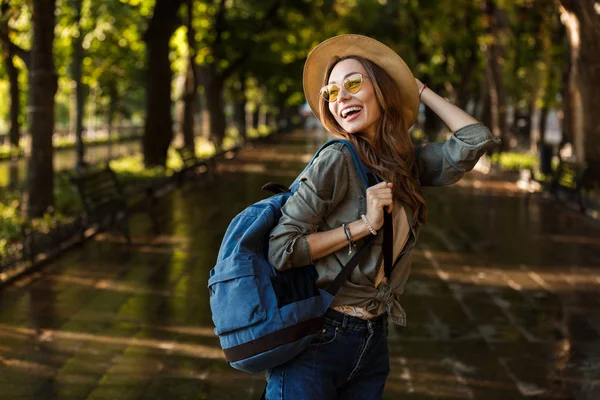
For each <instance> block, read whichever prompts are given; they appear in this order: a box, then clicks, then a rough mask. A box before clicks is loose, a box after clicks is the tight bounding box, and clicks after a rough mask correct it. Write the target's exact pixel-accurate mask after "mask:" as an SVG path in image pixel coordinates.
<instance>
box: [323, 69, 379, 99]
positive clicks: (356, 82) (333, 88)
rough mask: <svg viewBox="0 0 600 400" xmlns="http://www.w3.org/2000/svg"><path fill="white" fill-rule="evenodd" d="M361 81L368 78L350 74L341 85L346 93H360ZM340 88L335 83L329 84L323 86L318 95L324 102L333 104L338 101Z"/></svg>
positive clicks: (359, 74) (358, 74)
mask: <svg viewBox="0 0 600 400" xmlns="http://www.w3.org/2000/svg"><path fill="white" fill-rule="evenodd" d="M363 79H369V77H368V76H363V75H362V74H361V73H358V72H357V73H356V74H352V75H350V76H349V77H347V78H346V79H344V82H343V83H342V84H343V85H344V89H346V90H347V91H348V93H352V94H356V93H358V92H359V91H360V88H361V87H362V83H363ZM340 90H341V87H340V85H339V84H337V83H330V84H329V85H325V86H323V87H322V88H321V91H320V92H319V94H320V95H321V96H323V98H324V99H325V100H327V101H328V102H330V103H331V102H334V101H336V100H337V99H338V96H339V94H340Z"/></svg>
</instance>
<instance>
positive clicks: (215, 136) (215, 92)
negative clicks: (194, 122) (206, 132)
mask: <svg viewBox="0 0 600 400" xmlns="http://www.w3.org/2000/svg"><path fill="white" fill-rule="evenodd" d="M201 71H202V85H203V86H204V99H205V100H204V101H205V106H206V110H207V111H208V119H209V126H210V140H211V141H212V142H213V143H214V145H215V146H216V148H217V149H221V147H222V145H223V140H224V139H225V127H226V121H225V109H224V108H225V107H224V103H223V86H224V80H223V77H222V76H221V75H220V74H219V73H217V71H216V65H215V64H206V65H203V66H202V67H201Z"/></svg>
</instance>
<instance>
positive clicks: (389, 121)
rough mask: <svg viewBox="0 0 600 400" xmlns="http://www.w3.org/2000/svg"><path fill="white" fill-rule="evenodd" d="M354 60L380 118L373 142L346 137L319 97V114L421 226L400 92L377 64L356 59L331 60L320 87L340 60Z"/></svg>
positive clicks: (422, 208)
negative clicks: (371, 90)
mask: <svg viewBox="0 0 600 400" xmlns="http://www.w3.org/2000/svg"><path fill="white" fill-rule="evenodd" d="M349 58H351V59H354V60H356V61H358V62H360V63H361V64H362V65H363V67H364V68H365V71H366V72H367V75H368V76H369V77H370V78H371V82H373V87H374V91H375V96H376V98H377V103H378V104H379V106H380V107H381V117H380V118H379V121H378V123H377V134H376V135H375V140H374V142H373V143H371V142H369V140H368V139H367V138H366V137H365V136H364V135H361V134H349V133H348V132H346V131H345V130H344V129H342V128H341V127H340V126H339V125H338V123H337V121H336V120H335V118H334V116H333V115H332V114H331V112H330V111H329V105H328V103H327V102H326V101H325V99H323V98H322V97H321V99H320V100H319V113H320V115H321V121H322V122H323V124H324V125H325V127H326V128H327V129H328V130H329V131H330V132H331V133H332V134H333V135H334V136H337V137H341V138H343V139H346V140H348V141H350V142H351V143H352V144H353V145H354V148H355V149H356V150H357V151H358V154H359V156H360V158H361V159H362V161H363V162H364V163H365V164H366V165H367V166H368V167H369V168H371V170H372V171H373V172H374V173H375V174H377V175H378V176H379V177H380V178H382V179H385V180H387V181H389V182H392V183H393V184H394V186H393V193H394V197H395V198H397V199H398V200H400V201H402V202H404V203H406V204H407V205H409V206H410V207H411V208H412V212H413V220H418V221H419V222H421V223H423V222H425V221H426V219H427V203H426V202H425V198H424V196H423V192H422V191H421V186H420V185H419V183H418V182H417V179H416V178H415V176H414V166H415V147H414V145H413V144H412V142H411V140H410V136H409V134H408V130H407V129H406V128H405V123H404V119H403V117H402V112H401V111H400V110H401V105H402V103H401V98H400V90H399V89H398V86H397V85H396V82H394V80H393V79H392V78H391V77H390V76H389V75H388V74H387V72H385V71H384V70H383V69H382V68H381V67H379V66H378V65H377V64H375V63H373V62H371V61H369V60H367V59H365V58H362V57H358V56H347V57H344V58H337V59H333V60H332V61H331V62H330V64H329V66H328V68H327V74H326V76H325V79H324V81H323V85H326V84H327V83H328V82H329V76H330V75H331V71H332V69H333V67H334V66H335V65H336V64H337V63H338V62H340V61H343V60H346V59H349Z"/></svg>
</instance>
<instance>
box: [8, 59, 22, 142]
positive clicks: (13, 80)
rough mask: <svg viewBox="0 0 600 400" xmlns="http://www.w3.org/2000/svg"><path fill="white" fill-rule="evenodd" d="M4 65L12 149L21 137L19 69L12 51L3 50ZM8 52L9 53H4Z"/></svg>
mask: <svg viewBox="0 0 600 400" xmlns="http://www.w3.org/2000/svg"><path fill="white" fill-rule="evenodd" d="M4 53H5V55H4V65H5V68H6V74H7V75H8V82H9V91H10V131H9V139H10V147H11V148H12V149H18V148H19V140H20V139H21V124H20V123H19V114H20V113H21V99H20V95H21V90H20V89H19V69H18V68H17V67H16V66H15V63H14V62H13V54H10V53H12V52H7V51H5V52H4ZM6 53H9V54H6Z"/></svg>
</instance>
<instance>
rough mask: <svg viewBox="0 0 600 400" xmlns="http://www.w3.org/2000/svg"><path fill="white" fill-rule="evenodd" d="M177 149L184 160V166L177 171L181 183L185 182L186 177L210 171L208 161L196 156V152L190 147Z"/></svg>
mask: <svg viewBox="0 0 600 400" xmlns="http://www.w3.org/2000/svg"><path fill="white" fill-rule="evenodd" d="M176 150H177V153H178V154H179V158H181V161H182V162H183V168H181V169H180V170H179V171H177V180H178V182H179V184H181V183H183V181H184V180H185V179H186V178H189V177H191V176H195V175H196V174H198V173H205V172H207V171H208V169H209V168H208V164H207V162H206V161H204V160H201V159H199V158H198V157H196V153H194V151H193V150H192V149H190V148H189V147H179V148H177V149H176Z"/></svg>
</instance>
